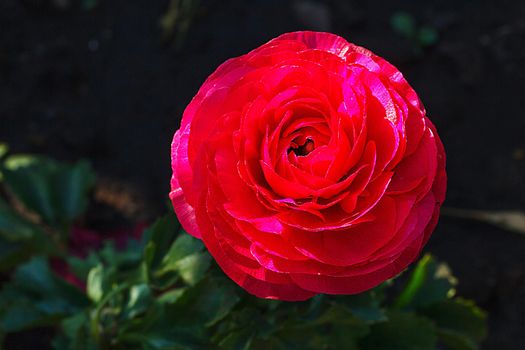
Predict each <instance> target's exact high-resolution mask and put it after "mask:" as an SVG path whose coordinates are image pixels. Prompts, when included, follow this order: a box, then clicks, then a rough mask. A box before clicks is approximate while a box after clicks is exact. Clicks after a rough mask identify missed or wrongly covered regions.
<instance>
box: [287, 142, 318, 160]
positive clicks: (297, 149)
mask: <svg viewBox="0 0 525 350" xmlns="http://www.w3.org/2000/svg"><path fill="white" fill-rule="evenodd" d="M314 148H315V145H314V140H312V139H310V138H307V139H306V140H305V142H304V143H303V144H302V145H298V144H296V143H295V142H292V145H291V146H290V148H289V149H288V152H290V151H293V152H294V153H295V155H296V156H299V157H304V156H307V155H308V154H310V152H312V151H313V150H314Z"/></svg>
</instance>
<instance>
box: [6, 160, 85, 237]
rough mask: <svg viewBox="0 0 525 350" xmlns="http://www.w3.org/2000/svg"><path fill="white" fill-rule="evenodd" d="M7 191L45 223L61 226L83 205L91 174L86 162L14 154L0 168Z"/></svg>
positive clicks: (72, 218)
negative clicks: (69, 161)
mask: <svg viewBox="0 0 525 350" xmlns="http://www.w3.org/2000/svg"><path fill="white" fill-rule="evenodd" d="M1 170H2V173H3V176H4V182H5V185H6V186H7V188H8V190H9V191H10V192H11V193H12V194H13V195H14V196H15V197H16V199H17V200H19V201H20V202H21V204H23V206H24V207H25V208H26V209H28V210H30V211H32V212H34V213H35V214H37V215H38V216H39V217H40V219H42V220H43V221H44V222H45V223H46V224H48V225H50V226H52V227H54V228H57V229H65V228H68V225H69V224H71V222H73V221H74V220H75V219H76V218H77V217H78V216H80V215H81V214H82V213H83V212H84V210H85V209H86V206H87V202H88V201H87V194H88V192H89V191H90V189H91V187H92V186H93V184H94V181H95V176H94V174H93V172H92V170H91V168H90V166H89V164H88V163H86V162H83V161H81V162H78V163H76V164H74V165H69V164H62V163H58V162H55V161H53V160H51V159H48V158H44V157H37V156H26V155H16V156H11V157H8V158H7V159H6V161H5V162H4V164H3V165H2V167H1Z"/></svg>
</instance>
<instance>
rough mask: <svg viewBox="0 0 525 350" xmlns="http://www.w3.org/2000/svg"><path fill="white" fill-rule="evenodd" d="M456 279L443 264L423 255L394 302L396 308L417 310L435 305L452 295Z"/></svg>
mask: <svg viewBox="0 0 525 350" xmlns="http://www.w3.org/2000/svg"><path fill="white" fill-rule="evenodd" d="M455 284H456V279H455V278H454V277H453V276H452V274H451V272H450V269H449V268H448V266H447V265H445V264H438V263H437V262H436V261H435V260H434V258H432V256H430V255H429V254H427V255H425V256H424V257H423V258H421V260H419V262H418V263H417V265H416V267H415V268H414V270H413V271H412V273H411V275H410V278H409V280H408V282H407V284H406V286H405V288H404V290H403V291H402V292H401V294H400V295H399V296H398V297H397V299H396V300H395V301H394V304H393V305H394V307H397V308H405V307H407V308H418V307H424V306H427V305H431V304H433V303H437V302H440V301H443V300H446V299H447V298H450V297H452V296H453V295H454V293H455V289H454V288H453V287H454V285H455Z"/></svg>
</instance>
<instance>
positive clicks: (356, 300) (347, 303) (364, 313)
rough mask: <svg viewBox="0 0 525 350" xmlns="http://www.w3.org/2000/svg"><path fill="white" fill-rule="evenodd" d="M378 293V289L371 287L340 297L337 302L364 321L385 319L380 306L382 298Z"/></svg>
mask: <svg viewBox="0 0 525 350" xmlns="http://www.w3.org/2000/svg"><path fill="white" fill-rule="evenodd" d="M379 294H380V291H379V290H377V289H373V290H371V291H368V292H364V293H360V294H356V295H349V296H345V297H342V298H340V299H338V302H340V303H341V304H342V305H343V306H344V307H346V308H348V310H350V312H351V313H352V314H353V315H354V316H356V317H357V318H359V319H361V320H363V321H365V322H379V321H385V320H386V316H385V312H384V310H383V309H382V308H381V301H382V298H381V296H380V295H379Z"/></svg>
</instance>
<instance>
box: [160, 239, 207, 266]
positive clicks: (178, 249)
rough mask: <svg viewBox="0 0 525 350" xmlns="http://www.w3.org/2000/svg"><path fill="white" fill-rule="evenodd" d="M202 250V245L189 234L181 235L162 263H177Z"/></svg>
mask: <svg viewBox="0 0 525 350" xmlns="http://www.w3.org/2000/svg"><path fill="white" fill-rule="evenodd" d="M203 249H204V245H203V244H202V242H201V241H200V240H198V239H197V238H194V237H192V236H190V235H189V234H181V235H180V236H179V237H177V239H176V240H175V242H174V243H173V244H172V245H171V247H170V250H169V251H168V252H167V253H166V255H165V257H164V260H163V263H164V264H170V263H171V262H177V261H179V260H181V259H183V258H185V257H187V256H188V255H190V254H193V253H196V252H200V251H202V250H203Z"/></svg>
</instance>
